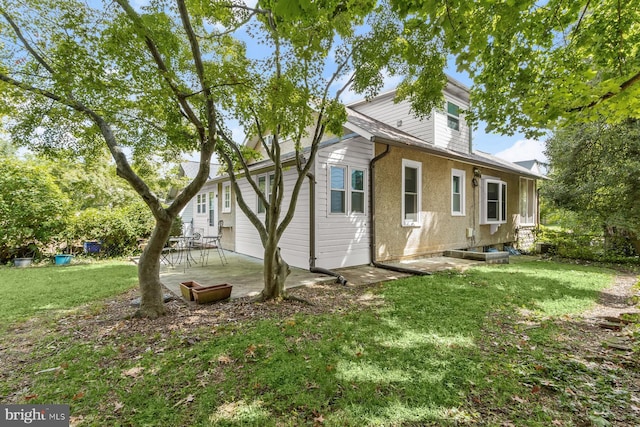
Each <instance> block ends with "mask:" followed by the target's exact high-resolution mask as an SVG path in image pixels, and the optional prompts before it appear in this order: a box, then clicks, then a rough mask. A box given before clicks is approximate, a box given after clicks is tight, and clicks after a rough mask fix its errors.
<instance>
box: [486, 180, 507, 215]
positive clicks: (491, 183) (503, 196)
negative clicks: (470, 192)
mask: <svg viewBox="0 0 640 427" xmlns="http://www.w3.org/2000/svg"><path fill="white" fill-rule="evenodd" d="M480 200H481V201H482V206H481V214H482V217H481V218H480V223H481V224H503V223H505V222H507V183H506V182H504V181H501V180H500V179H497V178H483V179H482V195H481V199H480Z"/></svg>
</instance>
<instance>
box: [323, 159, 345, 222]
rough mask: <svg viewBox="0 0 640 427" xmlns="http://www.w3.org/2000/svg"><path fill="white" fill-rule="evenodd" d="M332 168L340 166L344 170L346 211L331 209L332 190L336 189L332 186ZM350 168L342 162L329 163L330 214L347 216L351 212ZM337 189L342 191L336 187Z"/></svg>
mask: <svg viewBox="0 0 640 427" xmlns="http://www.w3.org/2000/svg"><path fill="white" fill-rule="evenodd" d="M331 168H338V169H342V170H343V171H344V183H343V184H344V190H342V191H343V192H344V197H345V200H344V212H332V211H331V192H332V191H334V189H333V187H332V186H331ZM349 181H350V180H349V168H348V167H347V166H346V165H340V164H327V215H330V216H347V215H348V213H349V184H350V183H349ZM335 191H341V190H339V189H335Z"/></svg>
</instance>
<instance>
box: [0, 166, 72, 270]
mask: <svg viewBox="0 0 640 427" xmlns="http://www.w3.org/2000/svg"><path fill="white" fill-rule="evenodd" d="M69 209H70V203H69V199H68V198H67V197H66V196H65V195H64V194H63V193H62V192H61V191H60V188H58V186H57V185H56V183H55V181H54V179H53V177H52V176H51V174H50V173H49V171H48V170H47V168H46V167H44V166H42V165H39V164H37V163H35V162H34V161H28V160H27V161H25V160H19V159H10V158H2V157H0V261H2V262H6V261H8V260H10V259H11V258H13V257H16V256H34V255H35V256H37V255H38V253H39V247H41V246H43V245H44V244H46V243H48V242H49V241H50V240H51V238H52V237H53V236H54V235H56V234H58V233H59V232H60V231H61V230H63V229H64V227H65V224H66V219H67V218H68V215H69Z"/></svg>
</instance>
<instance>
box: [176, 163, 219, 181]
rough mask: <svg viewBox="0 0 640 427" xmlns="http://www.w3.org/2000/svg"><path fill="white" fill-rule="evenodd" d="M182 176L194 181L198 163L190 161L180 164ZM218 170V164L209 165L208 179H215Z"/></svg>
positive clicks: (198, 166)
mask: <svg viewBox="0 0 640 427" xmlns="http://www.w3.org/2000/svg"><path fill="white" fill-rule="evenodd" d="M180 167H181V168H182V172H183V174H184V176H186V177H187V178H189V179H194V178H195V177H196V175H198V169H200V162H194V161H192V160H189V161H186V162H182V163H180ZM218 169H220V165H219V164H218V163H211V164H210V165H209V177H208V179H212V178H215V177H216V175H218Z"/></svg>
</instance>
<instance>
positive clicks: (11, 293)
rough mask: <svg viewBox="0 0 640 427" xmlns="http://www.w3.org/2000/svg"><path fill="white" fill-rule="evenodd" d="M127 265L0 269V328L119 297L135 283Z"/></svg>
mask: <svg viewBox="0 0 640 427" xmlns="http://www.w3.org/2000/svg"><path fill="white" fill-rule="evenodd" d="M137 274H138V273H137V268H136V266H134V265H132V264H131V263H130V262H124V261H123V262H116V261H111V262H99V263H98V262H95V263H91V264H79V265H69V266H47V267H31V268H8V267H7V268H0V295H2V298H0V313H2V314H1V315H0V316H2V325H7V324H8V323H10V322H15V321H17V320H23V319H27V318H29V317H32V316H35V315H41V314H43V312H50V314H51V313H54V314H56V313H60V312H64V311H66V310H73V309H75V308H77V307H78V306H80V305H82V304H86V303H100V302H101V300H102V299H104V298H106V297H109V296H113V295H118V294H121V293H122V292H123V291H125V290H128V289H131V288H133V287H135V286H137V284H138V276H137Z"/></svg>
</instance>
